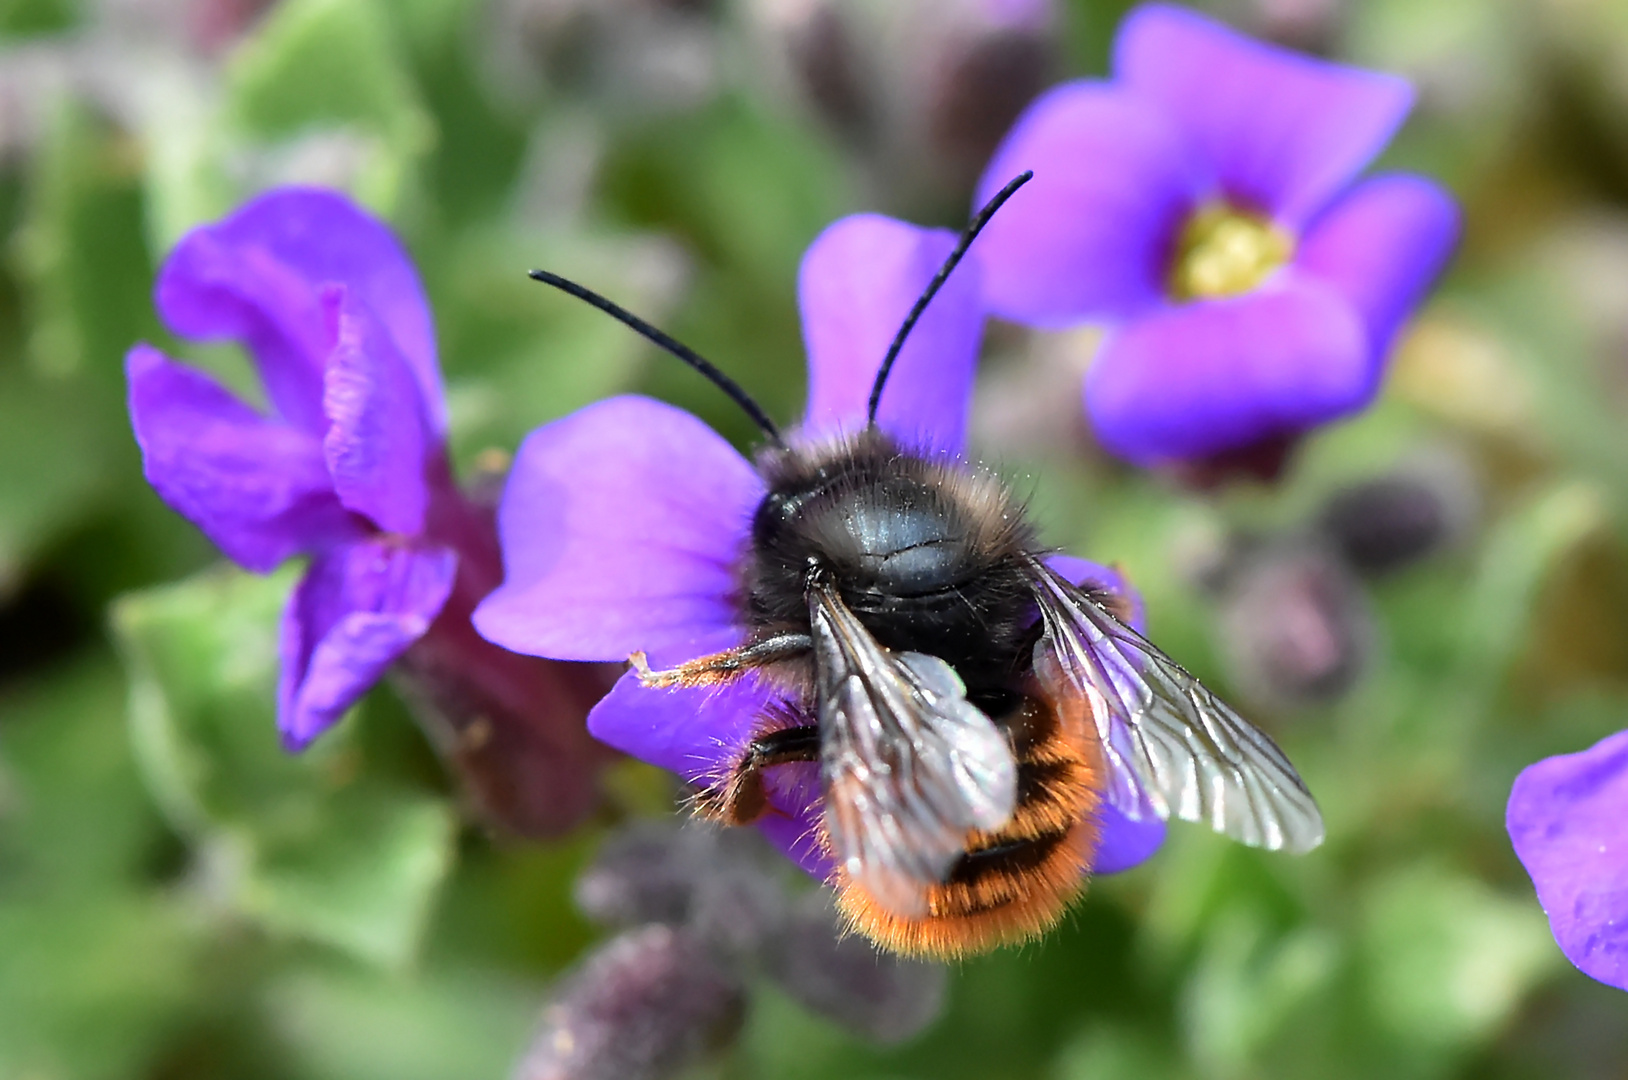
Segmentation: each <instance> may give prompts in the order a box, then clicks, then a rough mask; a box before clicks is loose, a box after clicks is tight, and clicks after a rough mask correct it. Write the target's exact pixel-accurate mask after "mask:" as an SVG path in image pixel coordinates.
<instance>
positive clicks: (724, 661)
mask: <svg viewBox="0 0 1628 1080" xmlns="http://www.w3.org/2000/svg"><path fill="white" fill-rule="evenodd" d="M813 648H814V640H813V639H812V638H810V637H809V636H808V635H807V634H775V635H774V636H773V637H767V638H764V639H763V640H762V641H755V642H753V643H752V644H750V645H742V646H741V647H740V648H738V649H727V650H725V651H724V652H719V653H713V654H711V655H710V656H698V657H696V658H695V659H694V660H690V661H687V662H685V663H682V664H679V665H678V666H677V667H670V668H666V669H664V670H661V671H651V670H650V661H649V660H647V659H646V658H645V655H644V653H642V652H636V653H634V654H633V655H632V656H630V657H628V661H629V662H630V663H631V664H632V665H633V670H634V671H636V672H638V673H639V682H641V683H642V684H644V685H645V686H650V687H666V688H672V687H689V686H715V685H717V684H718V683H726V682H731V681H733V680H735V679H738V678H740V677H741V676H742V675H744V674H746V673H747V672H748V671H751V670H752V669H753V668H760V667H766V666H768V665H769V664H773V663H776V662H778V661H781V660H790V659H791V658H792V657H794V656H800V655H802V654H803V653H806V652H808V651H809V650H811V649H813Z"/></svg>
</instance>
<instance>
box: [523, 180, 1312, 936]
mask: <svg viewBox="0 0 1628 1080" xmlns="http://www.w3.org/2000/svg"><path fill="white" fill-rule="evenodd" d="M1030 175H1031V174H1029V173H1024V174H1023V175H1021V176H1019V177H1017V178H1016V179H1014V180H1013V181H1012V183H1010V184H1008V185H1007V187H1006V188H1005V189H1003V190H1002V191H1001V192H1000V193H999V194H998V195H996V196H995V198H994V199H992V200H991V201H990V203H989V204H988V205H986V206H985V207H984V208H983V209H982V210H981V211H980V212H979V213H978V214H977V215H976V216H975V217H974V219H973V221H972V223H971V224H969V225H968V227H967V229H966V230H965V231H964V232H963V233H962V235H961V238H960V242H959V243H958V244H957V245H956V247H955V249H954V250H953V251H952V252H951V254H950V256H949V257H948V258H947V259H946V260H945V263H944V264H943V266H942V267H941V268H940V269H939V271H938V273H937V274H936V275H935V276H934V278H933V280H932V281H931V282H930V283H929V284H928V286H927V288H926V289H925V290H924V291H923V293H922V295H921V297H920V298H919V299H918V300H917V301H916V303H915V305H914V307H913V308H912V310H911V312H910V313H909V315H908V316H907V317H906V319H905V320H904V323H903V324H902V325H901V326H900V328H899V331H898V334H897V335H896V336H895V338H894V340H893V343H892V345H891V346H890V348H889V349H888V351H887V354H886V355H885V356H884V357H883V359H882V361H881V364H880V366H879V368H878V371H877V375H876V378H875V382H874V384H873V386H872V390H871V394H870V399H869V402H868V406H869V408H868V414H867V416H868V423H867V426H866V427H865V428H864V429H863V430H861V431H859V432H858V433H857V434H853V435H851V436H848V437H844V438H839V439H835V440H827V441H823V442H817V443H802V442H799V441H797V440H789V441H788V440H786V439H784V438H783V437H782V436H781V435H780V432H779V431H778V429H777V428H776V427H775V425H774V424H773V422H772V421H770V420H769V418H768V417H767V416H766V415H765V414H764V413H763V410H762V409H761V408H760V407H759V406H758V405H757V404H756V403H755V402H753V401H752V399H751V398H750V397H749V396H748V395H747V394H746V393H745V392H744V391H743V390H742V389H741V388H740V387H739V386H738V385H736V384H735V383H734V382H733V381H732V380H730V379H729V378H728V377H727V376H726V375H724V374H723V373H722V372H720V371H718V369H716V368H715V367H713V366H712V365H711V364H710V363H709V362H708V361H706V360H704V359H703V358H701V357H700V356H698V355H697V354H695V353H694V352H692V351H691V350H689V349H688V348H687V347H685V346H683V345H682V344H680V343H678V342H676V341H674V340H673V339H671V338H669V337H667V335H665V334H663V333H662V332H661V331H659V330H656V329H655V328H654V327H651V326H649V325H648V324H646V323H644V322H643V321H642V320H639V319H638V318H637V317H636V316H633V315H631V314H629V313H628V312H626V311H624V310H623V309H621V308H620V307H618V306H616V305H615V304H614V303H612V302H611V301H609V300H606V299H605V298H603V297H601V296H599V295H598V294H596V293H593V292H591V291H589V290H587V289H584V288H583V287H581V286H579V285H576V284H575V283H573V282H570V281H568V280H566V279H564V278H560V277H558V276H557V275H553V274H549V273H547V272H545V271H533V274H532V276H533V277H535V278H537V279H538V280H541V281H544V282H545V283H548V284H550V285H554V286H555V287H557V288H560V289H563V290H564V291H566V292H569V293H571V294H573V295H575V296H577V297H579V298H581V299H583V300H586V301H588V302H589V303H592V304H594V305H595V306H596V307H599V308H600V309H601V310H604V311H606V312H607V313H609V314H611V315H613V316H614V317H616V318H618V319H620V320H621V321H622V322H624V323H626V324H627V325H629V326H630V327H632V328H633V329H635V330H637V331H638V332H640V333H641V334H643V335H644V336H646V337H647V338H649V339H650V340H652V341H654V342H655V343H656V344H658V345H660V346H662V347H663V348H665V349H667V350H668V351H669V352H672V353H673V354H674V355H676V356H678V357H679V358H680V359H682V360H684V361H685V362H686V363H688V364H690V365H691V366H692V367H694V368H696V369H697V370H698V371H700V372H701V373H702V374H703V375H706V376H707V377H708V378H709V379H711V380H712V381H713V382H714V383H715V384H717V385H718V386H719V387H720V389H722V390H723V391H724V392H725V393H727V394H728V395H729V396H730V397H731V398H733V399H734V400H735V401H736V402H737V403H738V404H740V405H741V407H742V408H743V409H744V410H745V411H746V412H747V414H748V415H749V416H751V417H752V419H753V420H754V422H756V423H757V424H758V426H759V427H760V428H761V429H762V430H763V431H764V433H765V434H766V435H767V436H768V445H767V447H766V448H765V449H764V450H762V451H761V453H760V454H759V455H758V457H757V459H756V461H757V466H758V469H759V471H760V472H761V474H762V475H763V478H764V480H765V483H766V486H767V494H766V495H765V497H764V498H763V500H762V502H761V504H760V505H759V506H758V507H757V509H756V512H755V515H754V517H753V521H752V526H751V534H750V541H749V544H748V550H747V551H746V553H745V555H744V557H743V559H742V562H741V568H740V575H741V577H740V582H741V585H740V589H739V595H740V597H741V600H740V608H741V611H740V618H741V621H742V622H743V624H744V625H745V626H746V627H747V628H748V634H747V638H746V640H745V642H744V643H743V644H742V645H740V646H739V647H737V648H734V649H730V650H728V651H725V652H720V653H716V654H713V655H708V656H702V657H699V658H696V659H693V660H690V661H688V662H686V663H683V664H680V665H679V666H677V667H673V668H669V669H665V670H659V671H655V670H651V669H650V668H649V667H648V665H647V664H646V663H645V660H644V657H643V656H642V654H635V655H634V656H633V657H632V658H631V660H632V662H633V664H634V666H635V668H636V670H637V671H638V674H639V677H640V678H641V680H642V681H643V682H644V684H645V685H647V686H653V687H695V686H713V685H720V684H724V683H727V682H729V681H731V680H734V679H738V678H741V677H742V676H744V675H746V674H747V673H749V672H751V673H757V674H758V676H759V677H762V678H766V679H769V680H772V681H774V682H775V683H777V684H778V685H779V686H780V687H781V688H783V690H784V691H785V695H784V696H785V700H786V702H787V705H786V707H785V709H784V710H783V714H782V715H774V716H766V717H764V718H762V722H761V725H760V727H759V733H758V734H757V735H756V737H755V738H753V739H752V740H751V741H750V743H749V744H748V745H747V746H746V747H745V749H744V751H743V752H742V753H741V754H740V756H739V758H738V760H736V761H734V762H733V764H732V765H731V766H730V767H729V768H728V769H727V771H726V773H725V774H724V775H721V776H719V777H717V778H716V782H715V783H712V784H711V785H710V786H707V787H706V788H705V789H704V790H701V791H700V792H699V793H698V794H697V796H696V806H697V808H698V810H699V812H700V813H701V814H702V815H704V816H706V817H709V818H713V819H716V820H719V821H722V822H726V823H729V824H736V825H740V824H747V823H750V822H752V821H754V820H756V819H757V818H759V817H761V816H762V815H763V814H764V813H766V812H768V810H769V806H768V799H767V795H766V790H765V783H764V778H765V774H766V772H767V770H771V769H774V768H776V767H778V766H782V765H786V764H789V763H794V762H810V763H818V766H819V774H820V785H821V791H822V795H823V802H822V815H821V823H820V826H819V828H820V832H821V835H820V837H819V839H820V842H821V844H822V846H823V848H824V850H825V852H826V853H827V854H828V855H829V857H830V859H831V861H832V863H833V865H834V867H835V871H834V876H833V880H832V882H831V884H832V885H833V886H834V888H835V890H836V896H837V904H838V907H839V909H840V910H841V912H842V913H843V915H844V917H845V918H846V920H847V922H848V924H849V925H850V926H851V927H852V928H853V929H855V930H857V931H859V932H860V933H862V934H864V935H865V936H867V937H869V938H870V939H871V940H873V941H875V942H876V943H877V944H878V945H880V946H882V947H884V948H887V949H890V950H892V951H895V952H899V953H904V954H910V955H918V956H929V957H955V956H962V955H968V954H974V953H980V952H985V951H988V950H990V949H992V948H995V947H996V946H998V945H1002V944H1007V943H1013V942H1018V941H1023V940H1026V939H1029V938H1032V937H1034V936H1037V935H1039V934H1041V933H1043V932H1044V931H1045V930H1047V929H1049V928H1050V927H1051V926H1052V925H1054V924H1055V923H1056V922H1057V921H1058V919H1060V918H1061V916H1062V913H1063V912H1064V910H1065V909H1066V908H1067V907H1068V905H1069V904H1070V903H1071V902H1072V901H1073V900H1074V899H1075V897H1076V896H1077V895H1078V894H1079V893H1080V892H1081V891H1082V889H1083V888H1084V883H1085V881H1086V878H1087V875H1088V871H1089V869H1090V866H1091V862H1092V858H1093V855H1094V853H1095V851H1096V848H1097V845H1098V841H1099V836H1100V824H1099V822H1100V818H1101V815H1102V813H1103V811H1104V809H1105V807H1110V806H1111V807H1113V808H1114V809H1116V810H1118V811H1119V812H1120V813H1121V814H1123V815H1125V816H1126V817H1129V818H1131V819H1133V820H1147V819H1149V818H1159V819H1164V818H1169V817H1176V818H1180V819H1182V820H1187V821H1195V822H1207V823H1208V824H1210V826H1211V827H1213V828H1214V829H1216V830H1217V831H1219V832H1222V833H1224V834H1226V835H1228V836H1230V837H1233V838H1235V839H1237V840H1240V841H1242V842H1243V843H1245V844H1250V845H1255V846H1259V847H1264V848H1268V849H1286V850H1289V851H1292V852H1303V851H1307V850H1310V849H1311V848H1313V847H1315V846H1317V844H1319V843H1320V842H1321V841H1322V838H1323V822H1322V817H1321V815H1320V813H1319V811H1318V808H1317V804H1316V802H1315V801H1314V800H1313V798H1312V796H1311V794H1310V793H1309V792H1308V791H1307V789H1306V786H1305V784H1304V783H1303V782H1302V781H1301V779H1300V777H1299V775H1298V774H1297V773H1296V772H1295V769H1294V767H1293V766H1292V765H1291V764H1290V763H1289V761H1288V759H1287V758H1286V757H1285V756H1284V754H1283V753H1282V751H1280V750H1279V749H1278V747H1277V746H1276V745H1275V744H1274V743H1273V742H1272V740H1271V739H1270V738H1268V737H1267V736H1266V735H1264V734H1262V733H1261V732H1260V731H1258V730H1257V729H1255V728H1254V727H1252V726H1251V725H1250V724H1249V723H1247V722H1246V721H1245V720H1243V719H1242V718H1241V717H1239V716H1238V714H1237V713H1235V712H1234V711H1233V710H1232V709H1230V708H1229V707H1227V706H1226V705H1225V704H1223V703H1222V702H1221V701H1220V700H1219V699H1218V698H1216V697H1215V695H1213V694H1212V693H1211V692H1210V691H1209V690H1207V689H1206V688H1205V687H1204V686H1203V685H1202V684H1201V683H1200V682H1199V681H1198V680H1197V679H1196V678H1194V677H1193V676H1192V675H1191V674H1189V673H1188V672H1187V671H1186V670H1185V669H1183V668H1182V667H1181V666H1180V665H1179V664H1177V663H1176V662H1175V661H1173V660H1171V659H1170V658H1169V657H1168V656H1166V655H1165V654H1164V653H1163V652H1161V651H1160V650H1159V649H1158V648H1157V647H1156V646H1154V645H1153V644H1152V643H1150V642H1149V641H1148V640H1147V639H1146V638H1145V637H1143V636H1142V634H1140V633H1139V632H1137V631H1136V630H1134V629H1132V628H1131V626H1129V625H1128V612H1127V611H1125V610H1124V609H1123V606H1122V601H1121V600H1120V599H1119V598H1118V597H1117V596H1115V595H1114V594H1112V593H1111V592H1108V591H1106V590H1105V589H1102V588H1100V587H1095V586H1091V585H1084V586H1082V585H1078V584H1075V583H1074V582H1072V581H1070V580H1068V579H1067V578H1065V577H1064V576H1062V575H1061V574H1060V573H1059V572H1058V571H1057V570H1055V569H1053V568H1052V567H1051V566H1050V565H1049V564H1048V561H1047V556H1048V554H1049V551H1048V549H1047V548H1046V547H1045V546H1044V545H1043V544H1042V543H1041V542H1040V539H1039V535H1038V532H1037V531H1036V529H1035V527H1034V526H1033V524H1032V523H1031V521H1030V519H1029V517H1028V515H1027V513H1026V512H1025V509H1024V507H1023V505H1022V504H1021V502H1020V501H1019V500H1018V499H1017V498H1015V497H1014V495H1013V493H1012V491H1011V489H1010V488H1009V487H1008V486H1007V485H1006V484H1005V483H1004V482H1003V481H1002V480H1001V479H1000V478H999V477H998V476H996V475H995V474H994V473H992V472H989V471H987V470H984V469H981V468H976V467H972V466H968V465H966V464H964V463H961V462H959V461H954V460H949V459H946V458H943V457H940V456H929V455H924V454H922V453H919V452H916V451H914V450H912V449H911V448H910V447H907V446H904V445H901V444H900V443H899V442H898V441H896V440H895V439H894V438H892V437H891V436H889V435H888V434H887V433H885V432H883V431H882V430H881V429H880V428H879V427H878V426H877V424H876V415H877V407H878V403H879V402H880V400H881V396H882V393H883V390H884V388H885V387H886V385H887V378H888V374H889V372H890V370H891V369H892V366H893V363H894V361H895V359H896V358H897V357H898V354H899V351H900V349H901V348H902V347H903V345H904V342H905V340H906V339H907V338H908V336H909V334H910V331H911V329H912V328H913V327H914V325H915V323H916V321H917V320H918V319H919V318H920V316H921V314H922V312H923V311H924V310H925V309H926V308H927V305H928V304H929V303H930V302H931V300H932V298H933V296H934V295H935V294H936V293H937V291H938V290H939V288H940V287H941V286H942V285H943V284H944V282H945V280H947V279H948V277H949V276H950V274H951V273H952V272H953V270H954V269H955V267H956V265H957V264H958V263H959V261H960V260H961V258H962V257H963V256H964V255H965V254H966V252H967V250H968V248H969V247H970V245H971V244H972V242H973V240H974V239H975V238H976V236H977V235H978V232H979V231H980V230H981V229H982V228H983V226H984V224H985V223H986V222H987V221H988V220H989V219H990V217H991V216H993V214H994V213H995V212H996V211H997V210H998V209H999V207H1000V205H1001V204H1002V203H1003V202H1005V200H1006V199H1007V198H1009V197H1010V196H1011V195H1012V194H1013V193H1014V192H1015V191H1016V190H1017V189H1018V188H1019V187H1020V186H1021V185H1022V184H1023V183H1024V182H1025V181H1027V180H1028V179H1029V177H1030Z"/></svg>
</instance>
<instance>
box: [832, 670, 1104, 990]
mask: <svg viewBox="0 0 1628 1080" xmlns="http://www.w3.org/2000/svg"><path fill="white" fill-rule="evenodd" d="M1034 704H1036V703H1035V702H1034V700H1033V699H1030V701H1029V702H1028V703H1026V706H1027V708H1026V709H1025V711H1026V712H1027V714H1028V715H1027V720H1028V723H1029V725H1030V730H1029V732H1028V733H1027V734H1028V735H1029V737H1028V738H1025V739H1022V740H1020V741H1019V755H1018V805H1017V809H1016V810H1015V811H1014V812H1013V814H1012V817H1011V820H1009V821H1008V822H1007V823H1006V824H1005V825H1004V826H1002V827H1001V828H999V829H996V830H993V831H990V832H974V833H972V834H970V835H969V836H968V838H967V852H966V854H965V855H963V856H962V857H961V858H960V860H959V861H958V862H957V863H956V864H955V866H954V867H953V868H952V869H951V871H950V874H949V877H948V879H947V880H946V881H944V882H943V883H942V884H937V885H931V886H927V887H926V888H925V890H924V891H925V896H924V899H925V900H926V907H927V910H928V914H927V915H926V916H925V917H921V918H904V917H901V916H898V915H896V914H894V913H893V912H891V911H888V910H886V909H885V908H883V907H881V905H879V904H877V903H876V902H875V900H874V899H873V898H872V897H871V896H870V895H869V894H868V893H866V892H865V891H864V890H863V889H862V888H860V887H858V886H856V885H854V884H852V883H847V884H846V885H844V886H842V887H841V888H840V889H839V892H838V897H837V903H838V907H839V908H841V910H842V911H843V913H844V915H845V916H846V917H847V919H848V921H849V922H850V923H851V924H852V925H853V927H854V928H855V929H856V930H858V931H860V932H861V933H863V934H865V935H866V936H867V937H870V938H871V939H872V940H874V941H876V942H878V943H879V944H881V945H882V946H884V947H886V948H889V949H892V950H894V951H896V952H902V953H906V954H911V955H917V956H931V957H938V958H944V959H949V958H954V957H959V956H967V955H973V954H977V953H982V952H987V951H989V950H990V949H993V948H995V947H997V946H999V945H1005V944H1012V943H1016V942H1020V941H1025V940H1028V939H1030V938H1033V937H1037V936H1039V935H1040V934H1042V933H1044V932H1045V931H1047V930H1048V929H1050V928H1051V927H1052V926H1053V925H1055V924H1056V922H1057V920H1058V919H1060V918H1061V917H1062V914H1063V912H1064V910H1066V909H1067V907H1068V905H1069V903H1070V902H1072V901H1073V900H1074V898H1075V897H1076V896H1078V895H1079V893H1080V892H1081V890H1082V889H1083V888H1084V887H1085V881H1086V875H1087V872H1088V871H1089V869H1090V866H1091V858H1092V856H1093V854H1094V853H1095V851H1096V846H1097V838H1098V825H1097V820H1096V813H1097V808H1098V806H1099V805H1100V802H1101V796H1100V789H1101V783H1100V777H1101V775H1102V771H1101V763H1100V756H1099V755H1098V753H1097V747H1096V744H1095V742H1094V740H1088V739H1085V738H1081V737H1078V736H1076V737H1074V738H1065V737H1064V736H1063V734H1062V730H1061V729H1062V728H1064V727H1065V726H1068V727H1070V728H1071V730H1074V731H1076V732H1078V731H1080V730H1083V728H1082V726H1081V725H1062V724H1059V723H1058V722H1057V719H1056V717H1054V716H1052V715H1050V711H1049V710H1046V713H1047V715H1045V716H1044V718H1037V717H1036V715H1035V713H1036V710H1035V709H1034V708H1033V706H1034ZM1037 719H1043V723H1042V724H1041V725H1039V726H1040V730H1039V731H1036V730H1034V728H1035V727H1036V726H1037V725H1036V720H1037Z"/></svg>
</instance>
